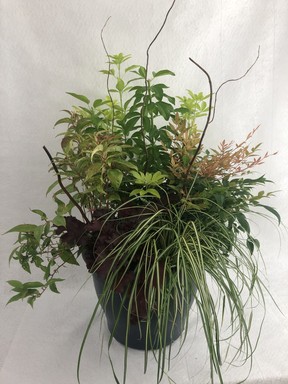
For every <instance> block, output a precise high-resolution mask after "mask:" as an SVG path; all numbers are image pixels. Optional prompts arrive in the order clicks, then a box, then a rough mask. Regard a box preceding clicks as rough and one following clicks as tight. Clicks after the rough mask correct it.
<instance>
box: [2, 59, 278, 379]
mask: <svg viewBox="0 0 288 384" xmlns="http://www.w3.org/2000/svg"><path fill="white" fill-rule="evenodd" d="M129 59H130V56H129V55H126V56H125V55H123V54H121V53H120V54H117V55H111V56H109V67H108V69H107V70H103V71H101V72H102V73H103V74H104V75H105V76H107V77H108V84H109V88H108V92H107V96H105V97H103V98H101V96H100V95H97V98H96V99H95V100H93V101H90V100H89V99H88V98H87V97H86V96H83V95H78V94H75V93H69V95H71V96H72V97H74V98H75V99H76V100H77V104H78V105H77V106H74V107H73V108H72V109H71V110H70V111H66V117H63V118H61V119H60V120H59V121H57V123H56V124H55V125H57V126H59V125H61V126H63V125H66V127H67V129H66V130H65V131H63V132H60V136H61V147H62V150H61V152H59V153H57V154H56V155H55V156H54V157H53V160H52V163H53V167H52V168H51V170H52V171H54V172H55V173H56V174H57V175H56V176H57V180H56V181H55V183H53V184H52V185H51V186H50V187H49V189H48V193H50V194H51V193H53V195H52V196H53V200H54V202H55V203H56V211H55V216H54V217H52V218H51V219H50V218H48V217H47V215H46V214H45V213H44V212H43V211H41V210H39V209H35V210H33V212H34V213H35V214H37V215H38V216H39V218H40V220H41V224H39V225H35V224H22V225H19V226H16V227H14V228H12V229H11V230H10V231H9V232H17V233H18V241H17V243H16V244H17V246H16V247H15V249H14V250H13V252H12V253H11V256H10V259H13V260H17V261H18V262H19V263H20V264H21V265H22V267H23V268H24V269H25V271H27V272H29V273H32V270H33V269H34V268H35V267H36V268H39V269H41V270H42V271H43V280H42V281H36V282H35V281H33V282H28V283H21V282H20V281H17V280H11V281H9V284H10V285H11V286H12V290H13V291H14V292H15V293H16V294H15V295H14V296H13V297H12V298H11V299H10V302H12V301H16V300H19V299H27V300H28V302H29V303H30V304H31V305H33V303H34V301H35V300H36V299H37V298H38V297H39V296H41V295H42V293H43V292H44V291H45V290H46V289H47V288H49V289H51V290H52V291H53V292H56V293H58V288H57V286H58V283H59V282H60V281H62V279H61V278H60V277H59V275H60V272H61V267H62V266H64V265H67V264H73V265H74V264H75V265H78V261H77V260H78V257H80V256H81V254H82V251H83V249H89V250H90V252H88V253H87V252H84V253H83V255H84V261H85V262H86V265H87V268H88V270H89V271H90V272H94V271H98V273H99V274H101V275H102V276H103V277H105V278H106V279H108V281H109V282H110V283H109V288H110V289H113V290H115V291H117V292H130V294H131V295H132V293H133V295H135V298H136V299H135V302H134V304H133V305H134V307H135V306H136V307H137V316H138V318H144V319H145V318H147V311H148V308H147V306H148V303H151V300H152V301H153V300H154V301H153V303H154V304H153V306H152V307H153V308H154V309H155V308H156V309H155V310H157V308H158V309H159V305H160V304H159V300H158V301H157V298H154V296H155V297H156V296H157V293H156V294H155V290H156V292H157V290H158V291H161V292H165V289H167V286H165V284H166V281H167V280H169V281H172V282H173V283H172V285H173V284H174V285H175V286H176V285H177V284H178V285H179V281H193V286H194V285H195V286H196V289H197V292H198V293H197V297H196V303H197V306H198V308H199V311H200V316H201V318H202V321H203V324H204V329H205V332H206V338H207V340H208V346H209V350H210V353H211V356H212V357H211V359H212V362H213V364H215V366H216V368H215V369H216V371H217V373H218V374H219V372H218V368H219V365H220V357H219V351H218V347H217V345H218V344H217V341H219V336H218V333H219V332H218V331H219V329H218V328H219V327H220V326H219V323H220V320H219V321H218V318H217V316H216V310H215V306H216V304H215V303H214V301H213V298H212V296H211V295H210V293H209V288H208V287H209V282H208V280H209V279H212V280H213V281H214V282H216V284H217V285H218V286H219V293H220V294H221V295H222V296H225V297H226V303H228V304H227V306H226V307H229V306H230V309H231V316H232V319H234V320H235V321H234V320H233V321H232V330H231V334H233V333H234V330H235V329H234V328H237V327H238V329H239V330H240V333H241V335H242V346H241V348H240V349H242V348H243V349H245V348H246V349H247V350H248V349H249V346H250V341H249V336H248V331H247V328H249V327H248V326H247V327H246V325H247V324H246V323H245V320H244V318H243V313H242V309H243V306H244V301H245V302H246V300H244V301H243V302H242V301H241V295H240V293H241V291H242V290H243V287H244V288H245V289H247V292H248V296H250V297H253V296H258V297H262V282H261V281H260V280H259V279H258V276H257V251H258V248H259V242H258V240H257V239H256V238H255V237H253V234H252V233H251V230H250V225H249V218H248V216H247V215H248V214H250V215H251V214H254V213H255V214H258V213H260V214H262V215H264V216H266V214H267V215H269V214H272V216H274V217H275V218H276V219H277V220H278V221H279V222H280V217H279V214H278V213H277V211H276V210H275V209H273V208H272V207H271V206H270V205H267V204H266V203H265V204H264V203H263V202H262V201H263V200H265V199H267V198H269V197H270V196H271V195H272V193H271V192H266V191H265V190H264V187H265V185H266V184H267V183H269V180H267V179H266V178H265V176H259V175H258V176H257V177H256V176H253V170H254V167H256V166H257V165H259V164H261V163H262V162H263V161H264V160H265V159H266V158H267V157H269V156H270V155H269V154H268V153H264V154H261V152H260V145H255V146H253V145H252V144H251V140H252V137H253V133H254V132H255V129H254V130H253V131H252V132H251V133H249V134H248V135H247V137H246V138H245V139H244V140H243V142H242V143H239V144H236V143H234V142H229V143H227V142H226V141H223V142H222V143H220V144H219V146H218V147H217V148H214V149H206V148H204V146H203V145H202V144H201V135H202V130H201V129H200V128H199V127H198V125H197V122H199V123H200V125H201V123H202V122H203V120H204V119H205V118H206V117H207V113H208V112H209V103H208V99H209V96H210V95H203V93H198V94H195V93H193V92H192V91H187V92H186V94H185V95H184V96H181V97H174V96H171V95H170V94H169V93H168V86H167V85H166V83H164V82H163V81H162V79H166V78H167V77H168V76H174V73H173V72H171V71H170V70H166V69H164V70H159V71H156V72H152V75H151V76H150V75H149V74H146V69H145V67H143V66H140V65H128V64H127V61H128V60H129ZM112 84H113V85H112ZM202 125H203V123H202ZM200 144H201V148H198V147H199V145H200ZM198 149H200V150H199V152H198ZM196 153H197V156H196V157H195V160H194V161H193V162H191V159H193V156H194V155H195V154H196ZM59 181H60V182H59ZM259 187H260V188H259ZM79 212H80V217H79ZM261 212H262V213H261ZM76 213H77V217H78V218H76ZM235 277H236V280H237V279H238V281H240V282H241V284H240V287H237V284H236V283H235ZM149 279H150V280H149ZM147 281H152V283H151V284H150V285H149V284H148V283H147ZM180 286H181V284H180ZM143 287H144V288H143ZM178 288H179V287H178ZM178 288H177V289H178ZM180 288H181V287H180ZM169 289H170V288H169ZM255 290H256V293H255ZM153 292H154V293H153ZM170 292H171V290H170ZM153 295H154V296H153ZM183 295H184V297H186V298H187V300H188V298H189V293H187V292H186V291H185V292H183ZM219 302H221V300H219ZM155 303H156V304H155ZM222 303H223V306H224V300H223V301H222ZM133 305H132V307H133ZM233 308H234V309H233ZM235 308H236V309H235ZM159 312H160V311H159ZM132 315H133V316H135V311H134V312H133V308H132V311H131V318H132V317H133V316H132ZM236 320H237V321H239V323H238V325H236V322H237V321H236ZM209 323H210V327H212V328H213V332H211V329H209V326H208V324H209ZM205 324H206V325H205ZM211 324H212V325H211ZM215 340H216V346H215ZM248 354H249V353H248Z"/></svg>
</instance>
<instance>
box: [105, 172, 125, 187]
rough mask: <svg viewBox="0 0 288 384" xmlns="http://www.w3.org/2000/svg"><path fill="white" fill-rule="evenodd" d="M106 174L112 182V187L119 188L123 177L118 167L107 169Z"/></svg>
mask: <svg viewBox="0 0 288 384" xmlns="http://www.w3.org/2000/svg"><path fill="white" fill-rule="evenodd" d="M107 176H108V179H109V180H110V182H111V184H112V187H113V188H115V189H119V187H120V184H121V182H122V179H123V173H122V172H121V171H120V170H119V169H108V171H107Z"/></svg>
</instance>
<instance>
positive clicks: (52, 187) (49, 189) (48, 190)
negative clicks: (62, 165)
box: [46, 180, 58, 196]
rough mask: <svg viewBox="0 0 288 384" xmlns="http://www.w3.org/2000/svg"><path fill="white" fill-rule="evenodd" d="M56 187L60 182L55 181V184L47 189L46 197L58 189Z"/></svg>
mask: <svg viewBox="0 0 288 384" xmlns="http://www.w3.org/2000/svg"><path fill="white" fill-rule="evenodd" d="M56 185H58V180H56V181H54V183H52V184H51V185H50V186H49V188H48V189H47V192H46V196H47V195H48V194H49V193H50V192H51V191H52V189H54V188H55V187H56Z"/></svg>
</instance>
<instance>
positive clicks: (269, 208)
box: [257, 204, 281, 225]
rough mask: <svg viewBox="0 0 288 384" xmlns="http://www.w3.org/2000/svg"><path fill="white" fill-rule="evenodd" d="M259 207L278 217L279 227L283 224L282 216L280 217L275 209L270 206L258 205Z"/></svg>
mask: <svg viewBox="0 0 288 384" xmlns="http://www.w3.org/2000/svg"><path fill="white" fill-rule="evenodd" d="M257 207H262V208H265V209H266V210H267V211H269V212H271V213H272V214H273V215H274V216H276V218H277V220H278V224H279V225H280V224H281V216H280V215H279V213H278V212H277V211H276V209H275V208H272V207H270V206H269V205H264V204H257Z"/></svg>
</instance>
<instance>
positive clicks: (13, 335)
mask: <svg viewBox="0 0 288 384" xmlns="http://www.w3.org/2000/svg"><path fill="white" fill-rule="evenodd" d="M170 4H171V2H170V1H168V0H157V1H155V0H143V1H140V0H117V1H116V0H105V1H100V0H86V1H77V0H61V1H59V0H46V1H39V0H38V1H37V0H0V21H1V26H0V28H1V31H0V32H1V33H0V52H1V63H0V84H1V115H0V120H1V141H0V145H1V149H0V164H1V185H0V195H1V196H0V201H1V215H0V232H1V233H3V232H5V231H6V230H7V229H9V228H10V227H12V226H14V225H16V224H18V223H21V222H22V223H24V222H30V221H31V220H34V218H33V217H32V214H31V213H30V211H29V208H32V209H33V208H39V209H44V210H47V211H48V212H52V211H51V207H50V206H49V199H47V198H45V192H46V189H47V186H48V185H50V183H51V175H48V174H47V170H48V164H49V162H48V159H47V157H46V156H45V154H44V152H43V150H42V146H43V145H44V144H45V145H46V146H47V147H48V148H49V149H50V151H51V152H52V153H55V151H56V150H57V148H58V144H56V140H54V137H55V135H56V134H57V133H58V132H59V131H56V130H53V129H52V127H53V125H54V123H55V121H56V120H58V119H59V118H61V117H63V114H62V113H61V112H60V110H62V109H65V108H67V107H69V106H70V104H71V103H73V100H71V97H70V96H68V95H66V94H65V92H66V91H70V92H75V93H79V94H86V95H87V96H88V97H92V98H93V97H94V98H96V97H97V95H98V96H100V97H101V96H102V95H103V90H104V89H105V78H104V77H103V76H102V75H101V76H100V75H99V72H98V70H100V69H103V68H105V61H106V59H105V52H104V50H103V47H102V45H101V41H100V31H101V28H102V27H103V25H104V23H105V21H106V19H107V18H108V17H109V16H111V19H110V21H109V24H108V26H107V28H106V30H105V33H104V34H105V41H106V45H107V49H108V51H109V52H110V53H118V52H123V53H131V54H132V56H133V58H134V61H135V62H136V63H140V64H143V65H144V64H145V51H146V48H147V46H148V44H149V43H150V41H151V40H152V39H153V37H154V36H155V34H156V32H157V31H158V29H159V27H160V25H161V23H162V21H163V18H164V15H165V12H166V10H167V9H168V8H169V6H170ZM287 41H288V1H287V0H241V1H238V0H198V1H196V0H177V1H176V5H175V8H174V9H173V11H172V13H171V15H170V17H169V19H168V22H167V25H166V26H165V28H164V30H163V33H162V34H161V36H160V37H159V39H158V40H157V42H156V43H155V45H154V46H153V47H152V49H151V52H150V56H151V60H150V69H151V70H157V69H163V68H168V69H171V70H173V71H175V72H176V74H177V77H176V78H175V79H174V78H173V79H171V88H172V92H174V93H175V94H180V95H182V94H183V93H184V92H185V90H186V89H192V90H195V91H199V90H203V92H207V90H208V88H207V84H206V79H205V78H204V76H203V74H201V73H200V72H199V70H197V69H196V68H195V67H193V65H192V64H191V63H190V62H189V60H188V57H193V58H194V59H195V60H196V61H197V62H199V63H200V64H201V65H203V66H204V67H205V68H206V69H207V70H208V71H209V73H210V74H211V77H212V79H213V83H214V86H215V87H216V86H218V85H219V84H220V83H221V82H223V81H224V80H227V79H229V78H233V77H238V76H241V75H242V74H243V73H244V72H245V70H246V69H247V68H248V67H249V66H250V64H251V63H252V62H253V61H254V59H255V57H256V55H257V50H258V46H259V45H260V46H261V56H260V59H259V61H258V63H257V65H256V66H255V67H254V69H253V71H252V72H250V73H249V74H248V75H247V77H246V78H245V79H243V80H242V81H241V82H238V83H230V84H228V85H227V86H226V87H225V89H223V92H222V93H221V96H220V97H219V102H218V110H217V115H216V118H215V122H214V124H213V126H211V127H210V131H209V133H208V135H207V138H206V144H207V145H209V144H214V145H216V144H217V143H218V142H219V141H220V140H222V139H224V138H225V139H227V140H234V139H235V140H241V139H242V138H243V137H246V135H247V133H248V132H250V131H251V130H252V129H253V128H255V127H256V126H258V125H259V124H261V128H260V129H259V130H258V131H257V133H256V135H255V141H256V142H258V141H261V142H263V148H264V149H265V150H268V151H269V152H275V151H279V153H278V155H277V156H274V157H272V158H270V159H268V160H267V162H266V163H265V165H264V166H262V168H261V170H259V172H263V173H265V174H266V175H267V177H268V178H270V179H272V180H274V181H275V186H272V187H271V188H272V189H273V190H279V193H278V194H277V197H276V198H275V199H274V201H273V204H274V206H275V207H276V208H278V209H279V210H280V211H281V213H282V216H283V221H284V223H285V222H286V223H287V222H288V213H287V212H288V209H287V201H288V194H287V188H288V165H287V148H288V134H287V132H288V126H287V124H288V123H287V121H288V97H287V94H288V42H287ZM255 232H256V234H258V236H259V238H260V240H261V243H262V252H263V257H264V259H265V262H266V267H267V275H268V279H269V282H270V289H271V292H272V294H273V296H274V297H275V299H276V301H277V303H278V305H279V306H280V308H281V310H282V312H283V314H281V313H280V312H279V311H278V310H277V309H276V307H275V306H274V304H273V303H272V301H271V300H269V299H268V304H267V305H268V310H267V318H266V322H265V325H264V329H263V333H262V338H261V341H260V343H259V346H258V349H257V352H256V354H255V360H254V367H253V370H252V373H251V375H250V378H249V380H248V383H250V384H251V383H267V384H268V383H269V384H270V383H271V384H272V383H273V384H274V383H280V382H281V383H288V364H287V361H288V347H287V346H288V320H287V316H288V283H287V281H288V261H287V253H288V252H287V249H288V247H287V235H286V234H285V233H282V235H281V239H280V238H279V236H278V232H277V230H276V229H274V227H271V226H269V225H267V224H266V223H261V224H259V225H258V226H255ZM14 240H15V238H14V237H13V236H12V235H6V236H2V237H1V243H0V245H1V258H0V263H1V268H0V277H1V280H0V285H1V286H0V288H1V293H0V295H1V296H0V305H1V307H0V337H1V341H0V368H1V373H0V383H1V384H15V383H21V384H51V383H53V384H73V383H76V373H75V372H76V362H77V353H78V350H79V345H80V343H81V340H82V336H83V333H84V330H85V326H86V324H87V322H88V319H89V316H90V314H91V310H92V309H93V307H94V303H95V294H94V292H93V287H92V282H91V281H88V282H87V284H86V285H85V286H84V287H83V288H82V289H81V290H80V292H79V293H78V291H79V289H80V287H81V286H82V284H83V282H85V280H86V278H87V275H86V272H85V269H84V268H72V271H70V272H68V271H65V274H66V275H67V280H66V282H65V283H64V284H62V286H61V287H60V288H61V291H62V293H61V295H60V296H57V295H55V294H49V293H47V294H46V295H44V296H43V297H42V298H41V300H40V301H39V302H36V304H35V309H34V310H31V309H30V307H28V305H26V303H19V304H11V305H9V306H8V307H6V306H5V303H6V302H7V300H8V298H9V297H10V296H9V295H10V293H9V287H8V285H7V284H6V280H9V279H12V278H14V279H19V280H21V279H22V278H23V279H24V278H25V277H26V276H25V274H24V272H23V271H21V270H20V269H19V268H18V267H17V266H16V265H15V264H12V265H11V268H10V269H9V267H8V256H9V253H10V251H11V248H12V244H13V241H14ZM280 240H281V241H280ZM256 318H257V310H256ZM256 324H257V323H256ZM98 330H99V321H96V323H95V325H94V328H93V331H92V333H91V337H90V338H89V341H88V343H87V346H86V349H85V352H84V357H83V366H82V371H81V372H82V380H83V381H82V382H83V383H84V384H92V383H93V384H94V383H96V384H98V383H99V384H100V383H102V382H105V383H106V384H110V383H113V382H114V381H113V376H112V373H111V370H110V366H109V361H108V358H107V352H106V350H105V348H104V350H103V354H102V358H101V359H100V350H101V342H102V336H99V335H98ZM102 335H104V336H103V337H104V341H105V340H107V337H108V335H107V331H106V328H105V326H103V331H102ZM203 345H204V339H203V335H202V334H201V332H196V333H195V319H193V318H192V320H191V334H189V337H188V340H187V342H186V345H185V348H184V350H183V351H182V352H181V354H180V355H179V356H178V357H177V358H175V359H174V360H173V362H172V367H171V370H170V375H171V377H172V378H173V379H174V380H175V381H176V382H177V383H178V384H188V383H189V384H202V383H207V382H209V365H208V362H207V352H206V350H205V348H203ZM112 352H113V355H114V356H116V357H117V359H115V360H116V365H115V367H116V369H117V371H118V372H121V364H122V360H121V359H122V353H123V348H122V347H121V346H120V345H118V344H117V343H115V345H114V346H113V351H112ZM142 365H143V359H142V352H136V351H132V352H131V353H130V363H129V369H130V371H129V375H128V384H133V383H136V382H137V383H138V384H140V383H142V384H144V383H145V384H148V383H152V382H153V379H152V378H153V377H154V374H155V370H156V366H155V364H154V363H153V359H152V358H151V364H150V369H149V371H148V373H147V374H146V375H143V374H142ZM246 371H247V369H246V368H241V369H239V368H237V369H236V368H232V367H231V368H230V369H229V370H228V371H227V373H225V375H224V377H225V383H236V382H237V381H238V380H240V379H242V378H243V377H245V373H246ZM163 382H164V383H168V379H166V378H165V379H164V380H163Z"/></svg>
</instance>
